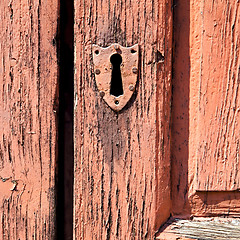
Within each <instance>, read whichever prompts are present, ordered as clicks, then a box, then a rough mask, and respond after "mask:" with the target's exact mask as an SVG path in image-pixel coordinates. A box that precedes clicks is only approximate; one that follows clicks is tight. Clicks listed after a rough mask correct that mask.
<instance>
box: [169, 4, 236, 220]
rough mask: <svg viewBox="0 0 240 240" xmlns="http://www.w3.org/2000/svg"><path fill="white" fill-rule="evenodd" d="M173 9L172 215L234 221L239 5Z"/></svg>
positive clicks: (197, 5)
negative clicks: (219, 217)
mask: <svg viewBox="0 0 240 240" xmlns="http://www.w3.org/2000/svg"><path fill="white" fill-rule="evenodd" d="M173 7H174V24H173V25H174V59H173V93H172V94H173V106H172V152H171V153H172V158H171V160H172V172H171V173H172V175H171V178H172V198H173V208H172V212H173V215H178V216H179V215H181V216H190V215H191V214H193V215H197V216H216V215H222V214H224V215H235V216H236V215H239V207H240V200H239V193H238V192H237V191H238V189H239V179H240V178H239V177H240V176H239V171H238V169H239V160H238V158H239V156H238V155H239V153H238V152H239V150H238V145H239V143H238V142H239V134H240V130H239V129H240V128H239V106H240V102H239V91H238V85H239V80H240V79H239V66H240V65H239V64H240V60H239V49H238V46H239V21H240V19H239V12H240V10H239V2H238V1H219V0H217V1H216V0H215V1H205V0H201V1H185V0H183V1H179V0H175V1H174V6H173ZM234 190H236V191H234Z"/></svg>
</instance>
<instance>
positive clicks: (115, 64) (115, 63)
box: [110, 53, 123, 97]
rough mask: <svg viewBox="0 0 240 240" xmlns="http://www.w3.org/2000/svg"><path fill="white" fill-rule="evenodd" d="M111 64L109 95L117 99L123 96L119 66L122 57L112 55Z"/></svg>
mask: <svg viewBox="0 0 240 240" xmlns="http://www.w3.org/2000/svg"><path fill="white" fill-rule="evenodd" d="M110 62H111V63H112V78H111V88H110V94H111V95H113V96H115V97H118V96H120V95H123V85H122V75H121V69H120V65H121V63H122V57H121V55H120V54H117V53H116V54H113V55H112V56H111V58H110Z"/></svg>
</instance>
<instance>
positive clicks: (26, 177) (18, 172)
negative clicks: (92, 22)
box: [0, 0, 58, 240]
mask: <svg viewBox="0 0 240 240" xmlns="http://www.w3.org/2000/svg"><path fill="white" fill-rule="evenodd" d="M0 19H1V21H0V96H1V100H0V122H1V124H0V222H1V224H0V239H3V240H4V239H17V240H19V239H21V240H23V239H26V240H29V239H54V236H55V204H56V203H55V168H56V138H57V121H56V120H57V119H56V117H57V116H56V114H57V109H58V100H57V99H58V87H57V86H58V79H57V78H58V65H57V49H56V47H57V46H56V34H57V19H58V1H51V0H47V1H41V0H39V1H33V0H29V1H22V0H15V1H12V0H10V1H8V0H2V1H1V4H0Z"/></svg>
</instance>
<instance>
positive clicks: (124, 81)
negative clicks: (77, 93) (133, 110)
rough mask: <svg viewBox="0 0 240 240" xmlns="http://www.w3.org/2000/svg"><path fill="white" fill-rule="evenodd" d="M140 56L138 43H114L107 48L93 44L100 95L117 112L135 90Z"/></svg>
mask: <svg viewBox="0 0 240 240" xmlns="http://www.w3.org/2000/svg"><path fill="white" fill-rule="evenodd" d="M114 58H115V59H116V60H114ZM138 58H139V47H138V44H135V45H134V46H131V47H122V46H121V45H120V44H118V43H114V44H112V45H110V46H109V47H107V48H102V47H100V46H98V45H93V64H94V69H95V70H94V72H95V79H96V84H97V87H98V91H99V95H100V97H102V98H103V99H104V101H105V102H106V103H107V104H108V105H109V106H110V107H111V108H112V109H113V110H114V111H116V112H118V111H120V110H122V109H123V108H124V106H125V105H126V104H127V103H128V101H129V100H130V98H131V97H132V94H133V92H134V91H135V87H136V82H137V77H138ZM114 61H115V62H114ZM114 81H115V82H114ZM116 81H118V82H117V83H116ZM114 88H117V89H114Z"/></svg>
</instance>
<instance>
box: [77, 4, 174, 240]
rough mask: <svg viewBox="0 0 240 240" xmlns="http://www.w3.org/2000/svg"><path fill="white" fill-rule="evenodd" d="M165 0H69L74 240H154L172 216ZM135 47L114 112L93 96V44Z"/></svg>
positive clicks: (169, 20) (169, 25) (95, 93)
mask: <svg viewBox="0 0 240 240" xmlns="http://www.w3.org/2000/svg"><path fill="white" fill-rule="evenodd" d="M171 7H172V6H171V1H168V0H164V1H157V0H154V1H150V0H141V1H135V0H134V1H128V0H127V1H116V0H111V1H109V2H105V1H100V2H99V1H82V0H77V1H75V113H74V122H75V123H74V124H75V126H74V144H75V169H74V173H75V184H74V194H75V195H74V196H75V200H74V201H75V202H74V239H92V238H93V239H132V238H135V239H142V238H147V239H153V237H154V234H155V232H156V231H157V230H158V228H159V227H160V225H161V224H162V223H163V222H164V221H165V220H166V219H167V218H168V217H169V214H170V207H171V201H170V129H169V126H170V101H171V55H172V10H171ZM113 42H118V43H119V44H121V45H122V46H132V45H134V44H136V43H138V44H139V46H140V51H141V54H140V64H139V69H140V71H139V82H138V86H137V89H136V93H135V94H134V97H133V98H132V99H131V100H130V102H129V103H128V104H127V106H126V107H125V108H124V109H123V110H122V111H121V112H119V113H116V112H114V111H113V110H112V109H110V108H109V107H108V105H107V104H106V103H105V102H104V101H103V100H102V99H101V97H100V96H99V92H98V91H97V87H96V83H95V79H94V69H93V60H92V54H93V53H92V44H98V45H100V46H102V47H107V46H109V45H110V44H111V43H113Z"/></svg>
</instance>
